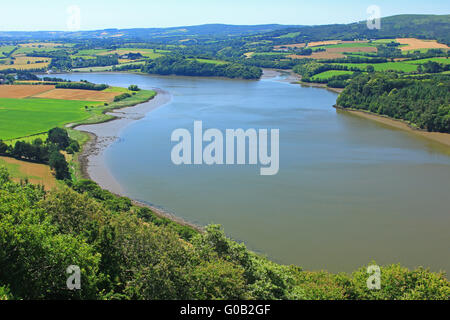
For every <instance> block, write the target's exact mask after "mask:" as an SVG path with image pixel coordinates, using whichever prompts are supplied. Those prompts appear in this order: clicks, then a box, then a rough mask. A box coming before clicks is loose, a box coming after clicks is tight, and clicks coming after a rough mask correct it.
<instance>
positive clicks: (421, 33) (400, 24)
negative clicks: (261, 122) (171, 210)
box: [262, 14, 450, 45]
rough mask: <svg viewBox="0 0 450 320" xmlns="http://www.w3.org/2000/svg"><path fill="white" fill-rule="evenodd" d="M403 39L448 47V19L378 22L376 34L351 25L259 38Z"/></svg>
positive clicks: (428, 17)
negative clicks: (441, 44) (437, 43)
mask: <svg viewBox="0 0 450 320" xmlns="http://www.w3.org/2000/svg"><path fill="white" fill-rule="evenodd" d="M293 32H298V34H297V36H296V37H295V38H292V37H291V38H281V39H280V38H279V37H280V36H282V35H283V34H288V33H293ZM396 37H398V38H403V37H418V38H425V39H437V40H438V41H439V42H442V43H446V44H447V45H449V44H450V15H419V14H404V15H396V16H391V17H385V18H382V19H381V29H380V30H370V29H368V28H367V22H366V21H361V22H357V23H351V24H332V25H321V26H308V27H302V28H286V29H284V30H275V31H272V32H269V33H267V34H266V35H264V36H262V38H267V39H271V40H274V41H275V42H277V43H287V42H291V43H294V42H303V41H305V40H331V39H341V40H353V39H358V38H366V39H369V38H396Z"/></svg>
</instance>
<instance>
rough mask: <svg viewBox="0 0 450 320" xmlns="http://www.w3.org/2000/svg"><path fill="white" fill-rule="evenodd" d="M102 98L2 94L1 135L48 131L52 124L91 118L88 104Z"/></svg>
mask: <svg viewBox="0 0 450 320" xmlns="http://www.w3.org/2000/svg"><path fill="white" fill-rule="evenodd" d="M87 104H88V105H98V104H99V102H91V101H73V100H71V101H70V100H54V99H35V98H33V99H11V98H0V139H2V140H11V139H17V138H20V137H26V136H31V135H35V134H39V133H44V132H47V131H48V130H50V129H51V128H54V127H57V126H63V125H64V124H67V123H70V122H73V121H81V120H84V119H88V118H89V117H90V116H91V113H92V112H93V111H92V110H91V109H90V110H85V106H86V105H87Z"/></svg>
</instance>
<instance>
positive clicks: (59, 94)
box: [33, 89, 120, 102]
mask: <svg viewBox="0 0 450 320" xmlns="http://www.w3.org/2000/svg"><path fill="white" fill-rule="evenodd" d="M118 94H120V93H117V92H103V91H95V90H80V89H53V90H50V91H46V92H43V93H40V94H36V95H34V96H33V97H34V98H45V99H60V100H80V101H102V102H103V101H104V102H110V101H113V100H114V97H115V96H117V95H118Z"/></svg>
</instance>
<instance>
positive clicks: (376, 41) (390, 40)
mask: <svg viewBox="0 0 450 320" xmlns="http://www.w3.org/2000/svg"><path fill="white" fill-rule="evenodd" d="M391 42H397V41H396V40H395V39H377V40H373V41H372V43H375V44H385V43H391Z"/></svg>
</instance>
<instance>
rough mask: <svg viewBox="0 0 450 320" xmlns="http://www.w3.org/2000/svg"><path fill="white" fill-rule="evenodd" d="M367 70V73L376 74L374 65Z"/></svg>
mask: <svg viewBox="0 0 450 320" xmlns="http://www.w3.org/2000/svg"><path fill="white" fill-rule="evenodd" d="M366 70H367V72H369V73H373V72H375V68H374V67H373V66H372V65H368V66H367V68H366Z"/></svg>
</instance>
